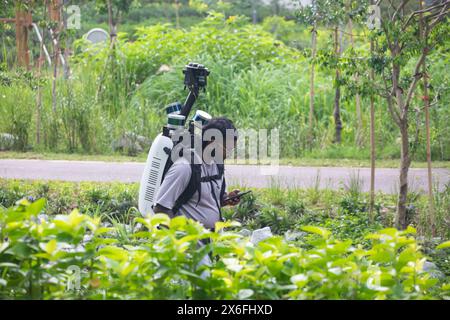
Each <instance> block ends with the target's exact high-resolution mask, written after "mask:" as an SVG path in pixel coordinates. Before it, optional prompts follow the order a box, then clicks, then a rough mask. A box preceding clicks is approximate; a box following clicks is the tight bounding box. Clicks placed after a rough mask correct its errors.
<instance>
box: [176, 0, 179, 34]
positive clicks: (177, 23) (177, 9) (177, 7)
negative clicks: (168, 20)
mask: <svg viewBox="0 0 450 320" xmlns="http://www.w3.org/2000/svg"><path fill="white" fill-rule="evenodd" d="M175 19H176V26H177V29H180V1H179V0H175Z"/></svg>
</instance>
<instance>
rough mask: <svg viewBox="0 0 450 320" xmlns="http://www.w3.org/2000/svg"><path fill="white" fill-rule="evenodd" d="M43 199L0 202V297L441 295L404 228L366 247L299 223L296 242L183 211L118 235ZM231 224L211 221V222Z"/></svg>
mask: <svg viewBox="0 0 450 320" xmlns="http://www.w3.org/2000/svg"><path fill="white" fill-rule="evenodd" d="M44 206H45V200H43V199H41V200H38V201H36V202H34V203H29V202H27V201H21V202H20V203H19V204H18V205H17V206H15V207H12V208H10V209H0V232H1V234H2V240H1V242H0V270H1V273H0V274H1V278H0V297H1V298H2V299H12V298H13V299H15V298H34V299H55V298H59V299H61V298H63V299H69V298H78V299H80V298H81V299H185V298H194V299H288V298H293V299H428V298H436V297H439V295H444V294H448V289H449V285H443V286H442V287H441V289H439V288H440V287H438V286H437V280H435V279H432V278H431V277H430V275H429V274H428V273H427V272H424V271H423V263H424V261H425V257H424V256H423V255H422V254H421V252H420V251H419V248H418V246H417V244H416V242H415V240H414V239H413V238H412V237H411V236H410V235H411V234H413V233H414V232H415V230H414V229H412V228H408V229H407V230H406V231H403V232H399V231H397V230H395V229H384V230H381V231H379V232H376V233H373V234H371V235H369V236H367V239H369V240H371V241H372V244H371V246H370V247H369V249H368V250H365V249H363V248H362V247H360V246H353V245H352V241H351V240H346V241H339V240H335V239H334V238H333V237H332V236H330V232H329V231H328V230H326V229H322V228H319V227H312V226H309V227H304V228H303V230H305V231H307V232H309V233H312V234H313V235H315V236H312V237H311V239H310V240H307V241H306V243H305V247H304V248H302V247H299V246H297V245H295V244H294V243H292V242H287V241H285V240H283V239H282V238H280V237H272V238H269V239H266V240H264V241H262V242H260V243H258V244H252V243H251V242H249V239H248V238H246V237H243V236H240V235H239V234H236V233H234V232H232V231H225V232H221V233H211V232H209V231H207V230H205V229H204V228H203V227H201V226H200V225H199V224H198V223H196V222H193V221H192V220H188V219H186V218H185V217H177V218H174V219H169V218H168V216H166V215H155V216H153V217H152V218H148V219H143V218H137V219H136V220H135V221H134V223H135V224H134V225H132V226H130V228H123V229H122V231H121V232H125V233H127V237H118V236H117V234H118V232H119V230H118V228H119V226H118V225H117V226H115V227H106V226H104V225H102V223H101V221H100V219H99V218H92V217H89V216H87V215H83V214H80V213H79V212H78V211H73V212H72V213H70V214H69V215H58V216H55V217H50V218H47V217H43V216H42V212H43V209H44ZM138 223H139V224H142V226H143V228H138V227H137V225H136V224H138ZM159 225H164V226H166V227H167V228H158V226H159ZM233 226H236V224H235V223H230V222H228V223H219V224H218V225H217V230H218V231H219V230H221V229H223V228H226V227H233ZM127 230H128V231H127ZM207 238H210V239H211V242H210V243H209V244H208V245H205V246H202V247H201V248H199V247H198V241H200V240H203V239H207ZM5 239H6V240H5ZM119 240H121V241H119ZM209 250H212V253H213V256H214V257H216V258H215V259H213V261H212V264H211V265H205V264H200V261H201V260H202V259H203V258H204V256H205V255H206V254H207V252H208V251H209ZM77 271H78V272H79V276H80V277H79V280H80V283H79V287H78V288H77V287H75V288H74V286H76V285H77V282H76V281H75V282H73V281H74V278H73V277H72V278H71V275H70V273H69V272H77ZM68 283H71V284H72V287H70V286H69V288H68V287H67V285H68ZM74 289H76V290H74ZM430 290H435V291H432V292H436V295H435V296H433V295H431V293H430V292H431V291H430ZM446 292H447V293H446Z"/></svg>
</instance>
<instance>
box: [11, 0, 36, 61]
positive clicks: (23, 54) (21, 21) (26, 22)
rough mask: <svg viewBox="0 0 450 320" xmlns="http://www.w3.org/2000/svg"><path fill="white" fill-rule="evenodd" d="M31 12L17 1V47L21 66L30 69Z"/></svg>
mask: <svg viewBox="0 0 450 320" xmlns="http://www.w3.org/2000/svg"><path fill="white" fill-rule="evenodd" d="M31 19H32V17H31V12H29V11H26V10H25V8H23V7H22V6H21V3H20V2H18V1H17V2H16V19H15V22H16V48H17V62H18V64H19V66H21V67H23V68H25V69H27V70H29V69H30V51H29V48H28V27H29V26H31Z"/></svg>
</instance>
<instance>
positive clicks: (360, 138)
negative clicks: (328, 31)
mask: <svg viewBox="0 0 450 320" xmlns="http://www.w3.org/2000/svg"><path fill="white" fill-rule="evenodd" d="M348 33H349V35H350V45H351V46H352V48H354V47H355V39H354V37H353V20H352V19H351V18H350V19H349V20H348ZM354 79H355V82H356V84H357V85H358V84H359V76H358V74H355V75H354ZM355 103H356V135H355V142H356V146H358V147H362V146H363V145H364V134H363V120H362V113H361V96H360V95H359V93H357V94H356V96H355Z"/></svg>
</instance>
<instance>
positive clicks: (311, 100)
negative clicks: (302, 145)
mask: <svg viewBox="0 0 450 320" xmlns="http://www.w3.org/2000/svg"><path fill="white" fill-rule="evenodd" d="M311 48H312V53H311V73H310V80H309V81H310V82H309V137H308V140H309V147H310V148H312V145H313V140H314V95H315V93H314V78H315V74H314V71H315V66H316V63H315V59H316V51H317V30H316V26H313V29H312V31H311Z"/></svg>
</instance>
